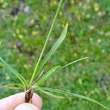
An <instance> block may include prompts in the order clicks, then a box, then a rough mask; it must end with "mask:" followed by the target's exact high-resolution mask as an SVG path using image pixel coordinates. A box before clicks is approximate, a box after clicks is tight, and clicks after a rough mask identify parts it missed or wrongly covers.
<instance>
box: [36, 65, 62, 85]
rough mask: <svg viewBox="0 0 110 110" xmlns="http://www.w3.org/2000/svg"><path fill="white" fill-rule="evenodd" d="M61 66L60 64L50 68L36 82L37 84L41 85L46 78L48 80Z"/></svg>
mask: <svg viewBox="0 0 110 110" xmlns="http://www.w3.org/2000/svg"><path fill="white" fill-rule="evenodd" d="M58 68H60V66H55V67H53V68H52V69H50V70H49V71H48V72H47V73H46V74H45V75H44V76H42V78H41V79H40V80H38V82H37V83H36V84H35V85H36V86H39V85H40V84H41V83H43V82H44V81H45V80H47V79H48V78H49V77H50V76H52V75H53V74H54V73H55V71H56V70H57V69H58Z"/></svg>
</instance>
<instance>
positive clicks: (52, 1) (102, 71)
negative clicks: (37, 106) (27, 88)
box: [0, 0, 110, 110]
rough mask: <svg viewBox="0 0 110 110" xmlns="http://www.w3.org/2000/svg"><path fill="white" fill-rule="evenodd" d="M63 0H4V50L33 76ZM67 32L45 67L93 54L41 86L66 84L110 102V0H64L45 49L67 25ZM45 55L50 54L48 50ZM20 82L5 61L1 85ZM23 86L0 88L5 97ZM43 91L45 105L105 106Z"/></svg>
mask: <svg viewBox="0 0 110 110" xmlns="http://www.w3.org/2000/svg"><path fill="white" fill-rule="evenodd" d="M58 3H59V0H0V41H3V42H2V45H1V46H0V56H1V57H3V58H4V60H5V61H6V62H8V63H9V64H10V65H11V66H13V67H14V68H15V69H17V70H18V71H19V72H20V73H21V74H22V75H24V76H25V77H26V79H27V80H28V81H29V80H30V76H31V74H32V72H33V70H34V67H35V63H36V61H37V59H38V57H39V55H40V52H41V49H42V47H43V44H44V42H45V39H46V36H47V34H48V31H49V28H50V25H51V23H52V20H53V18H54V15H55V12H56V9H57V6H58ZM66 22H68V23H69V29H68V34H67V37H66V39H65V40H64V42H63V43H62V45H61V46H60V48H58V49H57V51H56V52H55V53H54V55H53V56H52V57H51V59H50V60H49V61H48V63H47V64H46V65H45V68H44V70H45V71H46V70H48V69H50V68H52V67H53V66H55V65H64V64H67V63H68V62H70V61H73V60H76V59H78V58H82V57H86V56H88V57H89V59H88V60H84V61H81V62H78V63H76V64H73V65H71V66H69V67H67V68H65V69H63V70H62V71H60V72H58V73H56V74H55V75H54V76H52V77H51V78H50V79H49V80H48V81H46V82H45V83H43V84H42V86H46V87H51V88H63V89H67V90H69V91H71V92H74V93H78V94H81V95H85V96H88V97H91V98H93V99H96V100H97V101H99V102H101V103H102V104H104V105H106V106H107V107H109V106H110V87H109V84H110V78H109V77H110V69H109V68H110V0H95V1H94V0H64V2H63V4H62V7H61V10H60V12H59V16H58V19H57V22H56V23H55V27H54V30H53V32H52V34H51V38H50V39H49V44H48V46H47V49H46V51H45V54H46V53H47V52H48V51H49V49H50V48H51V46H52V45H53V43H54V42H55V41H56V39H58V38H59V36H60V34H61V32H62V30H63V27H64V25H65V24H66ZM44 56H45V55H44ZM15 82H19V81H18V79H17V78H16V77H15V76H14V75H13V74H12V73H11V72H10V71H9V70H7V69H4V68H2V67H0V85H6V84H9V83H15ZM18 92H21V91H19V90H9V89H0V98H4V97H6V96H9V95H11V94H14V93H18ZM36 93H38V94H39V95H40V96H41V97H42V99H43V108H42V110H78V109H80V110H104V109H103V108H102V107H100V106H98V105H96V104H93V103H91V102H88V101H85V100H82V99H79V98H73V99H65V100H64V99H63V100H60V99H55V98H52V97H49V96H46V95H44V94H42V93H39V92H37V91H36Z"/></svg>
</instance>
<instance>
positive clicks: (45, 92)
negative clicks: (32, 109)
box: [37, 87, 64, 99]
mask: <svg viewBox="0 0 110 110" xmlns="http://www.w3.org/2000/svg"><path fill="white" fill-rule="evenodd" d="M37 88H38V89H39V90H40V91H41V92H42V93H44V94H46V95H49V96H51V97H54V98H60V99H64V97H63V96H58V95H55V94H52V93H50V92H47V91H44V90H42V89H41V88H40V87H37Z"/></svg>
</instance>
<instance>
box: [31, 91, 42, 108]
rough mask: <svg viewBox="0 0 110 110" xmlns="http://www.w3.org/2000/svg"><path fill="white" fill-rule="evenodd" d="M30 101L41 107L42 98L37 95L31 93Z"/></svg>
mask: <svg viewBox="0 0 110 110" xmlns="http://www.w3.org/2000/svg"><path fill="white" fill-rule="evenodd" d="M32 103H33V104H34V105H36V106H37V107H38V108H40V109H41V108H42V99H41V97H40V96H39V95H37V94H35V93H34V94H33V98H32Z"/></svg>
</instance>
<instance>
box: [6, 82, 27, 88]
mask: <svg viewBox="0 0 110 110" xmlns="http://www.w3.org/2000/svg"><path fill="white" fill-rule="evenodd" d="M5 86H12V87H16V86H17V87H22V88H25V87H24V85H22V84H17V83H13V84H7V85H5Z"/></svg>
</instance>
